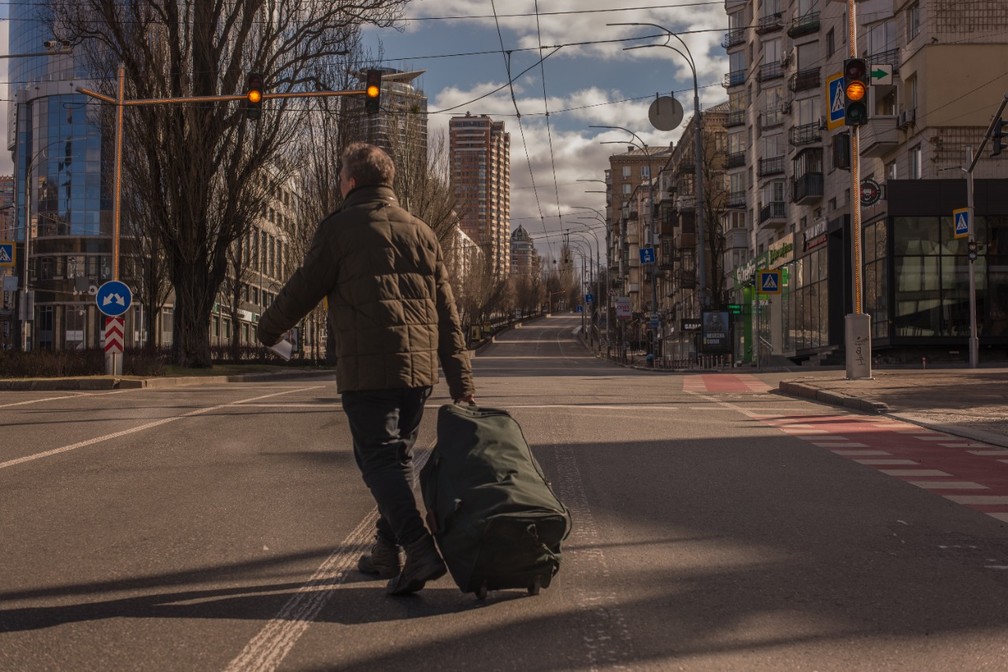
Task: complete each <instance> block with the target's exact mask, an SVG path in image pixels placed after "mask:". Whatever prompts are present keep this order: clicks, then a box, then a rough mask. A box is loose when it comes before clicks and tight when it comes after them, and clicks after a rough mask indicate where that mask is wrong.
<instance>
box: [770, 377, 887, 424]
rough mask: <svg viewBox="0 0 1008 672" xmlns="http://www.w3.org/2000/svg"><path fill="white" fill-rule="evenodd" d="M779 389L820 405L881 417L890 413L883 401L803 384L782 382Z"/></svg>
mask: <svg viewBox="0 0 1008 672" xmlns="http://www.w3.org/2000/svg"><path fill="white" fill-rule="evenodd" d="M778 389H779V390H780V391H781V392H782V393H783V394H786V395H789V396H792V397H800V398H802V399H809V400H811V401H818V402H820V403H823V404H829V405H831V406H843V407H845V408H850V409H853V410H856V411H861V412H862V413H870V414H872V415H881V414H883V413H888V412H889V405H888V404H886V403H883V402H881V401H872V400H870V399H861V398H860V397H851V396H849V395H846V394H840V393H839V392H831V391H829V390H822V389H819V388H818V387H814V386H812V385H803V384H801V383H792V382H788V381H785V380H782V381H781V382H780V384H779V386H778Z"/></svg>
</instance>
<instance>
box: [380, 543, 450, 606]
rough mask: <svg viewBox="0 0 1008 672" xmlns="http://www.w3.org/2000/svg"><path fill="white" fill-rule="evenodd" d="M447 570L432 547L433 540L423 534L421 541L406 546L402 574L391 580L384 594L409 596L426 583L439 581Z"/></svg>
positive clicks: (434, 547)
mask: <svg viewBox="0 0 1008 672" xmlns="http://www.w3.org/2000/svg"><path fill="white" fill-rule="evenodd" d="M447 571H448V569H447V568H446V567H445V564H444V560H442V559H441V555H440V554H439V553H438V550H437V547H436V546H435V545H434V538H433V537H432V536H430V535H429V534H425V535H424V537H423V539H420V540H419V541H415V542H413V543H412V544H407V546H406V564H405V565H403V568H402V572H400V573H399V575H398V576H396V577H395V578H394V579H391V580H390V581H389V582H388V585H387V586H386V589H385V592H387V593H388V594H389V595H409V594H410V593H415V592H417V591H418V590H420V589H421V588H423V587H424V585H425V584H426V583H427V582H428V581H433V580H434V579H439V578H441V577H442V576H444V575H445V572H447Z"/></svg>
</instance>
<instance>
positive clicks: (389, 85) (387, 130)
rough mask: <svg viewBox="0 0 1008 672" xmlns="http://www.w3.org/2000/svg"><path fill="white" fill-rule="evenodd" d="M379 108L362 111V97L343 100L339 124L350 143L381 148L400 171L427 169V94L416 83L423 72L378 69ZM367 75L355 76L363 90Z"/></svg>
mask: <svg viewBox="0 0 1008 672" xmlns="http://www.w3.org/2000/svg"><path fill="white" fill-rule="evenodd" d="M381 71H382V86H381V109H380V110H379V112H378V113H377V114H366V113H365V112H364V102H365V101H364V97H363V96H348V97H346V98H344V99H343V106H342V108H341V109H342V112H343V114H342V115H341V123H342V124H343V127H344V128H345V129H346V134H347V138H348V139H349V140H357V141H363V142H369V143H371V144H373V145H377V146H378V147H381V148H382V149H384V150H385V151H386V152H387V153H388V154H389V156H391V157H392V159H393V160H394V161H395V163H396V167H397V169H401V170H420V171H423V170H427V169H428V168H427V95H426V94H425V93H424V92H423V90H421V89H420V88H419V87H418V86H417V84H416V80H417V79H418V78H419V77H420V76H421V75H422V74H423V73H424V72H425V71H424V70H411V71H401V70H396V69H394V68H381ZM366 76H367V73H366V72H358V73H356V77H357V80H358V81H357V86H358V87H360V88H361V89H363V88H364V82H365V78H366Z"/></svg>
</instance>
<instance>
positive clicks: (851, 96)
mask: <svg viewBox="0 0 1008 672" xmlns="http://www.w3.org/2000/svg"><path fill="white" fill-rule="evenodd" d="M866 93H868V89H867V88H865V85H864V84H863V83H861V82H851V83H850V84H848V85H847V90H846V91H844V95H845V96H847V100H855V101H856V100H861V99H862V98H864V97H865V94H866Z"/></svg>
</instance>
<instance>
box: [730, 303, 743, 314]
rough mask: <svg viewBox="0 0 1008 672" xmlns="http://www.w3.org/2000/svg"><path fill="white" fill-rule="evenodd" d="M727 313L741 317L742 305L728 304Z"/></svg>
mask: <svg viewBox="0 0 1008 672" xmlns="http://www.w3.org/2000/svg"><path fill="white" fill-rule="evenodd" d="M728 312H729V313H730V314H732V315H741V314H742V304H741V303H729V304H728Z"/></svg>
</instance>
